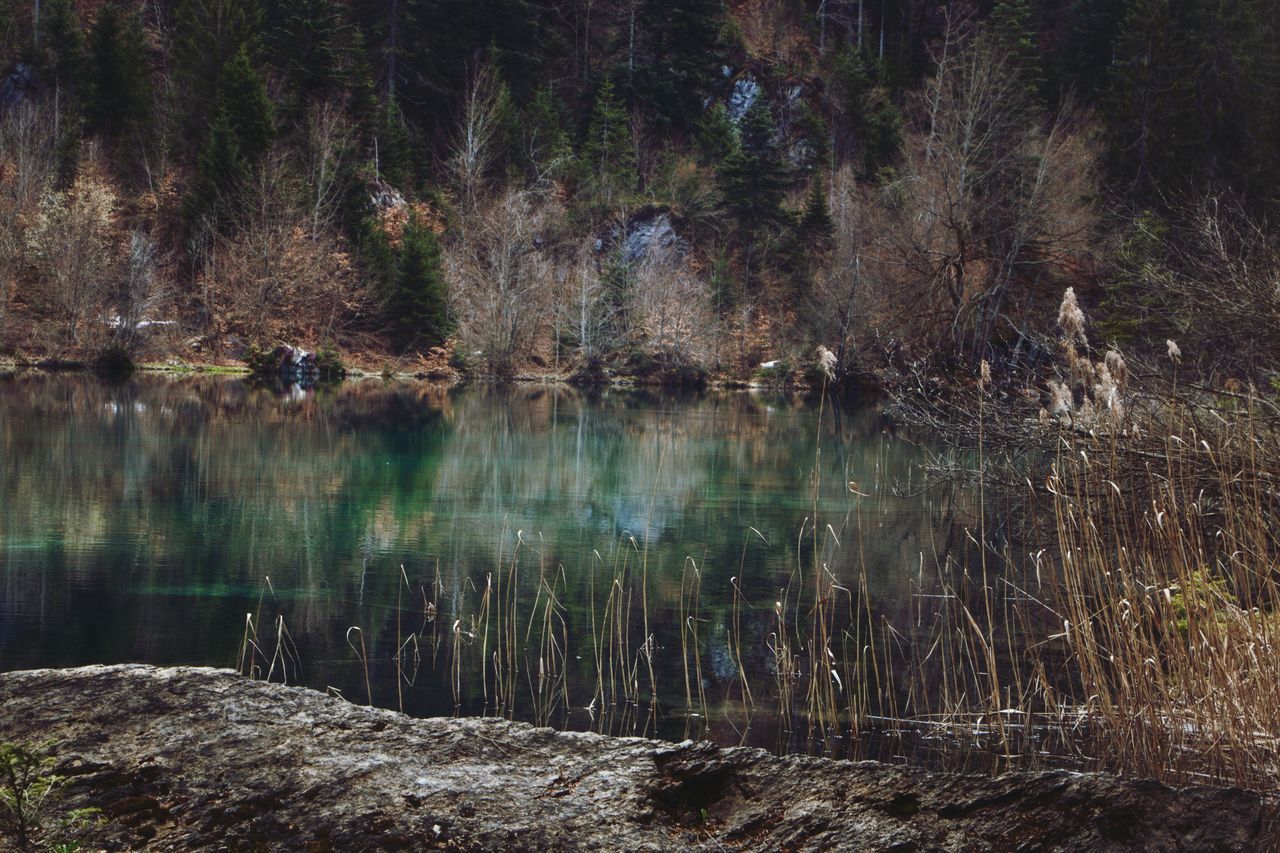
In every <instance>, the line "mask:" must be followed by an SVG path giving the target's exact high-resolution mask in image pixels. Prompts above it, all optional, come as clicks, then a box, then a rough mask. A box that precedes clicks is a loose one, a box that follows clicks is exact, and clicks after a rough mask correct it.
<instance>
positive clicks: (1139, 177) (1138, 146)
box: [1105, 0, 1203, 198]
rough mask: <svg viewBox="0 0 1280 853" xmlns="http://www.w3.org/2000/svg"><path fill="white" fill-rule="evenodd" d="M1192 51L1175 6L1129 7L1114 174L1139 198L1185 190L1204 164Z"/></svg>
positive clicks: (1118, 75)
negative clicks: (1173, 11) (1179, 188)
mask: <svg viewBox="0 0 1280 853" xmlns="http://www.w3.org/2000/svg"><path fill="white" fill-rule="evenodd" d="M1190 48H1191V46H1190V45H1189V44H1187V43H1186V38H1185V34H1184V33H1182V32H1181V31H1180V29H1179V28H1178V26H1177V22H1176V21H1175V20H1174V18H1173V16H1172V15H1171V12H1170V2H1169V0H1129V3H1128V8H1127V9H1126V12H1125V18H1124V22H1123V24H1122V25H1121V29H1120V37H1119V39H1118V40H1117V42H1116V50H1115V54H1116V59H1115V64H1114V65H1113V66H1112V74H1111V80H1110V84H1109V86H1108V92H1107V98H1106V110H1105V112H1106V116H1107V120H1108V124H1109V125H1110V128H1109V129H1110V134H1109V139H1110V141H1111V160H1112V168H1113V170H1114V172H1115V173H1116V174H1117V175H1118V176H1120V177H1121V178H1122V179H1124V180H1125V181H1126V182H1127V183H1128V184H1129V186H1130V188H1131V190H1132V191H1133V192H1135V193H1136V194H1137V195H1138V197H1139V198H1152V197H1154V196H1156V195H1158V194H1159V193H1160V192H1161V190H1162V189H1164V190H1172V189H1174V188H1175V187H1176V186H1178V185H1181V184H1185V182H1187V181H1188V180H1190V179H1192V176H1193V173H1194V172H1195V171H1196V164H1197V163H1198V162H1201V161H1202V160H1203V154H1202V151H1201V150H1200V143H1199V139H1198V138H1197V137H1200V138H1202V135H1201V134H1199V133H1197V132H1196V127H1197V125H1198V123H1199V122H1198V117H1197V115H1196V108H1195V107H1196V104H1195V100H1196V95H1195V68H1194V62H1193V61H1192V60H1193V54H1192V52H1191V49H1190Z"/></svg>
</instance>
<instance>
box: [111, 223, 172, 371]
mask: <svg viewBox="0 0 1280 853" xmlns="http://www.w3.org/2000/svg"><path fill="white" fill-rule="evenodd" d="M168 300H169V292H168V289H167V288H166V287H165V286H164V284H163V282H162V281H161V280H160V279H159V278H158V277H157V276H156V244H155V241H154V240H152V239H151V237H150V235H148V234H147V233H146V232H144V231H134V232H133V233H132V234H130V235H129V249H128V252H127V254H126V256H125V262H124V268H123V270H122V271H121V274H120V275H119V277H118V281H117V284H116V287H115V293H114V294H113V297H112V301H113V303H114V308H115V316H114V317H113V318H112V322H111V324H110V325H111V330H112V333H111V338H112V343H113V344H114V345H115V346H118V347H119V348H120V349H121V350H122V351H124V352H125V353H127V354H128V355H129V356H130V357H131V358H133V357H136V356H137V355H138V353H139V352H140V351H141V350H142V349H143V346H144V344H145V343H146V342H147V340H148V339H150V338H151V337H153V335H154V332H155V330H156V328H157V325H158V323H159V322H164V321H162V320H159V318H158V316H157V315H159V314H160V312H161V309H162V308H163V307H164V306H165V305H166V304H167V303H168Z"/></svg>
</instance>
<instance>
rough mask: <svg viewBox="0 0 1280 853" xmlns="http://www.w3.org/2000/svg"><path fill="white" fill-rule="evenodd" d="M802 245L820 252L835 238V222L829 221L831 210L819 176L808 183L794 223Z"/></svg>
mask: <svg viewBox="0 0 1280 853" xmlns="http://www.w3.org/2000/svg"><path fill="white" fill-rule="evenodd" d="M796 231H797V232H798V233H799V235H800V237H801V239H802V241H803V243H804V245H805V246H806V247H807V248H808V249H809V250H810V251H811V252H813V253H815V254H822V253H824V252H826V251H827V250H829V249H830V248H831V244H832V242H833V241H834V238H835V223H833V222H832V221H831V210H830V208H829V207H828V205H827V192H826V190H824V189H823V188H822V178H821V176H819V177H815V178H814V179H813V180H812V181H811V182H810V183H809V193H808V195H806V196H805V200H804V210H803V211H802V212H801V214H800V219H799V221H798V222H797V223H796Z"/></svg>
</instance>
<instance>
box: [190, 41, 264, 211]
mask: <svg viewBox="0 0 1280 853" xmlns="http://www.w3.org/2000/svg"><path fill="white" fill-rule="evenodd" d="M274 137H275V111H274V109H273V108H272V105H271V100H270V98H268V97H267V89H266V86H265V85H264V84H263V82H262V78H261V77H260V76H258V73H257V72H256V71H255V70H254V68H253V65H252V64H250V62H249V57H248V55H247V54H246V53H245V51H243V50H242V51H240V52H239V53H238V54H236V55H235V57H234V58H232V59H231V60H230V61H229V62H227V64H226V66H225V67H224V68H223V70H222V74H221V76H220V79H219V81H218V103H217V112H216V115H215V118H214V121H213V124H212V125H210V127H209V130H208V132H207V133H206V136H205V142H204V144H203V146H202V147H201V149H200V154H199V157H198V158H197V160H196V174H195V179H194V181H193V182H192V187H191V190H190V192H188V194H187V198H186V199H185V200H184V206H183V212H184V215H185V218H186V220H187V225H188V227H189V228H193V229H204V228H212V229H213V230H215V231H224V230H226V228H227V227H229V225H230V224H231V221H232V218H233V214H234V213H235V201H236V197H237V194H238V193H239V191H240V190H241V189H242V188H243V187H244V184H245V179H246V178H247V177H248V175H249V173H250V171H251V170H252V169H253V167H254V166H255V165H256V164H257V162H258V160H259V159H260V158H261V157H262V155H263V154H265V153H266V151H267V149H268V148H269V147H270V146H271V142H272V140H273V139H274Z"/></svg>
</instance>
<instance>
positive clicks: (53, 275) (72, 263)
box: [26, 163, 116, 346]
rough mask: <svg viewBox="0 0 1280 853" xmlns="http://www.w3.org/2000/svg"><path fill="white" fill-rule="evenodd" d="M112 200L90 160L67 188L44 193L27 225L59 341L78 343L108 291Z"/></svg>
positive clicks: (45, 302)
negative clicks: (56, 322) (57, 324)
mask: <svg viewBox="0 0 1280 853" xmlns="http://www.w3.org/2000/svg"><path fill="white" fill-rule="evenodd" d="M115 206H116V195H115V193H114V192H113V191H112V189H111V187H110V185H109V184H108V183H107V182H106V180H105V178H103V177H102V176H101V174H100V173H99V172H98V171H97V170H96V169H95V168H94V167H93V165H92V163H90V164H87V165H86V166H84V167H82V169H81V171H80V174H79V175H78V176H77V177H76V180H75V182H74V183H73V184H72V185H71V187H70V188H69V189H67V190H65V191H62V192H47V193H45V195H44V197H43V198H42V199H41V201H40V207H39V211H38V212H37V214H36V215H35V219H34V222H33V223H32V225H31V227H30V228H29V230H28V231H27V235H26V238H27V247H28V249H29V250H30V252H31V257H32V260H33V261H34V263H35V266H36V269H37V271H38V272H39V275H40V280H41V285H42V289H43V292H42V293H41V294H40V296H42V297H43V299H41V300H40V301H41V302H42V303H43V305H44V306H45V307H46V309H47V310H48V311H50V313H52V314H53V315H54V316H56V317H57V318H58V319H59V321H60V323H61V325H62V327H63V333H64V335H63V343H64V345H69V346H76V345H79V344H81V343H82V337H83V336H84V333H85V331H86V326H87V321H88V320H89V319H90V318H91V317H93V316H95V314H97V313H98V312H100V311H101V309H102V308H103V307H104V304H105V301H106V299H107V297H108V295H109V288H110V284H111V276H112V275H113V267H114V265H115V252H114V248H115V247H114V246H113V243H112V236H111V223H112V217H113V215H114V212H115Z"/></svg>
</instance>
